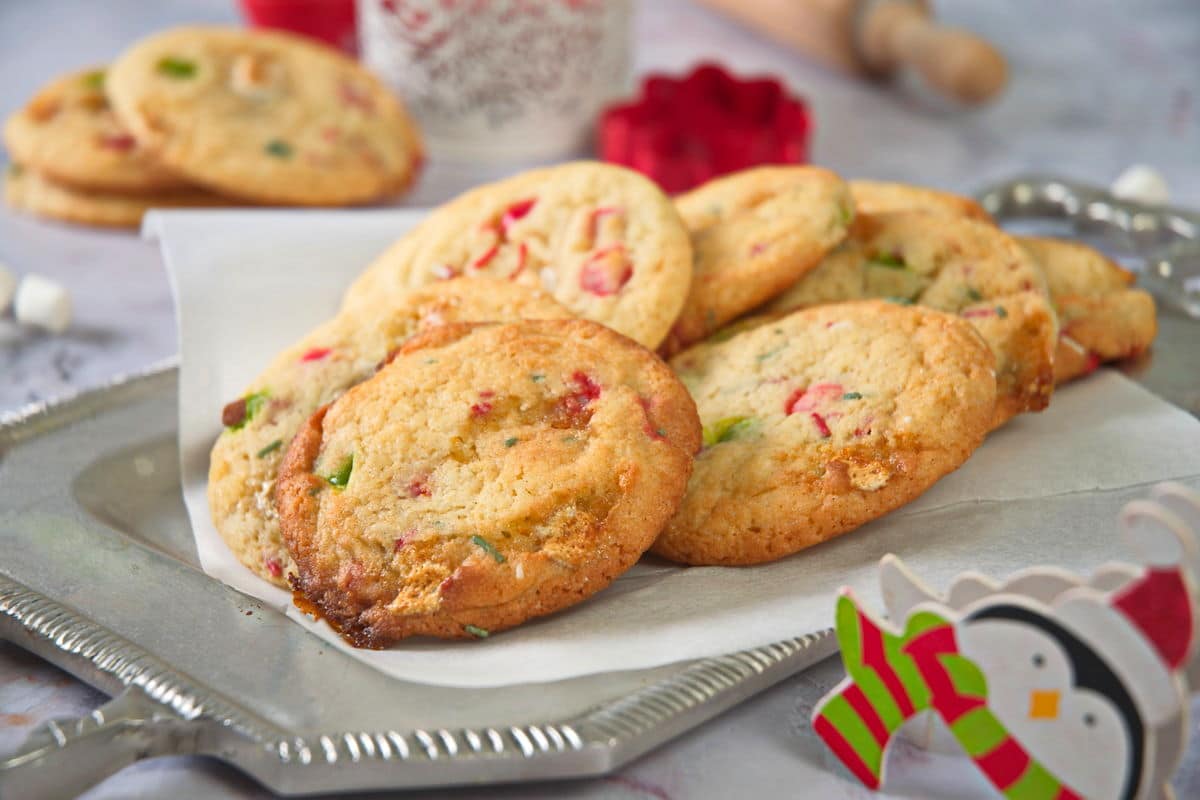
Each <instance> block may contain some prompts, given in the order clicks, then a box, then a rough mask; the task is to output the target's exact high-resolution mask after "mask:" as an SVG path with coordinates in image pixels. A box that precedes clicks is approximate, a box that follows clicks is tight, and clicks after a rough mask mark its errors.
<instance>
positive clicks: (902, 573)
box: [813, 484, 1200, 800]
mask: <svg viewBox="0 0 1200 800" xmlns="http://www.w3.org/2000/svg"><path fill="white" fill-rule="evenodd" d="M1120 522H1121V528H1122V530H1123V532H1124V535H1125V537H1126V540H1127V542H1128V544H1129V545H1130V546H1131V547H1132V549H1133V550H1134V551H1135V552H1136V553H1138V555H1139V557H1140V558H1139V562H1140V563H1139V564H1137V565H1134V564H1110V565H1107V566H1105V567H1102V568H1100V569H1099V570H1097V572H1096V573H1095V574H1093V575H1091V576H1077V575H1073V574H1071V573H1068V572H1066V571H1064V570H1060V569H1057V568H1055V567H1032V568H1029V569H1026V570H1022V571H1021V572H1018V573H1016V574H1014V575H1012V576H1010V577H1009V578H1007V579H1006V580H1004V581H1000V582H997V581H993V580H991V579H989V578H987V577H985V576H982V575H979V574H977V573H972V572H968V573H964V574H962V575H960V576H959V577H958V578H957V579H956V580H955V581H954V582H953V584H952V585H951V587H950V589H949V591H948V592H947V593H946V595H945V596H944V597H943V596H939V595H937V594H935V593H933V592H932V591H930V590H928V589H927V588H926V587H925V586H924V585H922V584H921V582H920V581H919V580H918V579H917V578H915V577H914V576H913V575H912V574H911V573H910V572H909V571H908V570H907V568H905V566H904V565H903V564H902V563H901V562H900V559H898V558H896V557H895V556H893V555H888V556H885V557H884V559H883V561H882V562H881V567H880V582H881V588H882V593H883V598H884V604H885V606H886V608H887V611H888V615H889V619H890V621H888V622H885V621H881V620H879V619H877V618H875V617H873V616H872V615H871V614H870V613H869V612H868V611H867V610H865V609H864V608H862V606H861V605H860V604H859V603H858V602H857V600H856V599H855V598H854V597H853V596H852V594H851V593H850V592H849V590H846V589H843V590H842V592H841V593H840V594H839V597H838V601H837V610H836V622H835V629H836V633H837V638H838V642H839V644H840V645H841V650H842V661H843V663H844V664H845V667H846V672H847V677H846V678H845V680H843V681H842V682H841V683H840V684H838V685H837V686H836V687H834V689H833V690H832V691H830V692H829V693H828V694H827V695H826V696H825V697H824V698H822V700H821V702H820V703H818V704H817V706H816V708H815V710H814V712H813V729H814V731H815V732H816V733H817V734H818V735H819V736H820V737H821V738H822V739H823V740H824V742H825V744H826V745H827V746H828V747H829V748H830V750H832V752H833V753H834V755H836V756H837V757H838V759H839V760H840V761H841V762H842V763H843V764H844V765H845V766H846V767H847V768H848V769H849V770H850V771H851V772H852V773H853V774H854V775H855V776H856V777H857V778H858V779H859V780H860V781H862V782H863V783H864V784H865V785H866V786H868V787H870V788H872V789H877V788H879V787H880V786H881V785H882V784H883V779H884V765H885V762H886V754H887V748H888V745H889V743H890V742H891V740H892V739H893V738H894V736H895V735H896V733H897V731H899V730H900V728H901V727H902V726H903V725H904V724H905V723H906V722H908V721H909V720H911V719H913V718H914V717H917V716H919V715H929V714H933V715H936V716H937V717H938V718H939V719H940V721H941V722H942V723H944V725H945V726H946V728H947V729H948V731H949V734H950V735H951V736H952V737H953V739H954V741H955V742H956V743H957V745H958V747H960V748H961V749H962V750H963V751H964V752H965V754H966V755H967V756H968V757H969V758H971V759H972V760H973V761H974V763H975V766H976V767H977V768H978V769H979V770H980V772H981V773H982V774H983V775H984V777H985V778H986V779H987V780H988V781H989V782H990V783H991V785H992V786H993V787H994V788H995V789H996V790H997V791H998V792H999V793H1000V794H1001V795H1002V796H1004V797H1008V798H1012V800H1069V799H1070V798H1095V799H1096V800H1104V799H1106V798H1112V799H1113V800H1132V798H1170V797H1171V796H1172V794H1171V789H1170V786H1169V783H1168V782H1169V780H1170V778H1171V775H1172V774H1173V773H1174V771H1175V769H1176V767H1177V766H1178V764H1179V760H1180V757H1181V756H1182V754H1183V753H1184V752H1185V750H1186V746H1187V735H1188V720H1187V708H1188V696H1189V689H1188V686H1189V682H1188V678H1189V675H1192V676H1194V675H1196V674H1197V672H1198V671H1200V670H1198V667H1197V664H1198V663H1200V654H1198V651H1200V647H1198V643H1200V629H1198V626H1200V595H1198V593H1197V577H1198V576H1200V570H1198V567H1200V554H1198V553H1197V544H1196V536H1197V532H1198V531H1200V494H1198V493H1196V492H1195V491H1193V490H1191V489H1188V488H1186V487H1183V486H1180V485H1178V484H1163V485H1160V486H1158V487H1155V489H1154V490H1153V492H1152V499H1151V500H1148V501H1147V500H1138V501H1134V502H1132V503H1130V504H1129V505H1127V506H1126V507H1125V509H1124V510H1123V511H1122V514H1121V519H1120Z"/></svg>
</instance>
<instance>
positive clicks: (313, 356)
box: [300, 347, 333, 361]
mask: <svg viewBox="0 0 1200 800" xmlns="http://www.w3.org/2000/svg"><path fill="white" fill-rule="evenodd" d="M332 352H333V348H331V347H314V348H313V349H311V350H309V351H308V352H307V353H305V354H304V355H302V356H300V360H301V361H320V360H321V359H323V358H325V357H326V356H328V355H329V354H330V353H332Z"/></svg>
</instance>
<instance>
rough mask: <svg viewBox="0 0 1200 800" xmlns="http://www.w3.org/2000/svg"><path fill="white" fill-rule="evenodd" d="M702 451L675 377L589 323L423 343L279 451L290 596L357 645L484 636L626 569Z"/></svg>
mask: <svg viewBox="0 0 1200 800" xmlns="http://www.w3.org/2000/svg"><path fill="white" fill-rule="evenodd" d="M699 446H700V425H699V422H698V420H697V419H696V407H695V405H694V404H693V402H692V400H691V398H690V397H688V394H687V391H686V390H685V389H684V388H683V385H682V384H680V383H679V381H678V380H677V379H676V378H675V376H674V375H673V374H672V372H671V370H670V369H669V368H668V367H667V366H666V364H664V363H663V362H662V361H660V360H659V359H658V358H657V357H656V356H655V355H654V354H653V353H651V352H650V351H649V350H646V349H645V348H643V347H640V346H638V345H637V344H636V343H634V342H632V341H631V340H629V339H626V338H625V337H623V336H621V335H619V334H617V333H614V332H613V331H611V330H609V329H607V328H605V327H604V326H602V325H597V324H596V323H594V322H590V321H586V320H567V321H549V322H530V321H527V322H520V323H515V324H509V325H447V326H445V327H442V328H439V329H436V330H431V331H427V332H426V333H424V334H422V335H420V336H418V337H417V338H415V339H413V340H412V341H410V342H409V343H408V344H406V345H405V346H404V347H403V348H402V349H401V352H400V353H399V354H398V355H397V356H396V357H395V359H394V360H393V361H392V362H391V363H390V364H388V365H387V366H385V367H384V368H383V369H382V370H380V372H379V374H377V375H375V376H374V377H373V378H371V379H370V380H368V381H365V382H363V383H361V384H359V385H358V386H356V387H355V388H353V389H351V390H350V391H348V392H347V393H346V394H344V395H343V396H342V397H341V398H340V399H338V400H337V401H335V402H334V403H332V404H331V405H329V406H326V407H323V408H322V409H321V410H320V411H318V412H317V413H316V414H314V415H313V416H312V418H311V419H309V421H308V422H307V423H306V424H305V425H304V427H303V428H302V430H301V431H300V433H299V434H297V436H296V439H295V440H294V442H293V443H292V446H291V448H290V449H289V450H288V454H287V457H286V460H285V462H284V465H283V468H282V469H281V470H280V476H279V485H278V490H277V502H278V506H279V516H280V522H281V527H282V531H283V537H284V541H285V542H286V544H287V546H288V549H289V550H290V551H291V554H292V556H293V557H294V558H295V561H296V565H297V570H298V576H297V578H296V579H295V580H294V582H293V583H294V585H295V587H296V588H297V589H298V590H299V591H301V592H302V593H303V594H304V595H305V596H306V597H307V598H308V600H310V601H311V602H313V603H314V604H316V606H317V607H318V608H320V610H321V612H322V613H323V614H324V616H325V618H326V619H328V620H329V621H330V622H332V623H333V624H334V625H336V626H337V627H339V628H340V630H341V631H342V633H343V635H345V636H347V637H348V638H349V639H350V640H351V641H353V642H354V643H355V644H358V645H360V646H367V647H381V646H385V645H387V644H389V643H391V642H394V641H396V640H398V639H403V638H405V637H407V636H415V635H425V636H437V637H442V638H452V639H453V638H470V637H486V636H488V635H489V634H491V633H495V632H496V631H499V630H502V629H504V628H509V627H511V626H513V625H517V624H519V623H521V622H523V621H524V620H527V619H529V618H531V617H536V616H541V615H543V614H549V613H551V612H553V611H557V610H559V609H562V608H565V607H566V606H569V605H572V604H574V603H577V602H579V601H581V600H583V599H585V598H587V597H588V596H590V595H591V594H593V593H594V592H597V591H599V590H600V589H603V588H604V587H605V586H607V585H608V584H609V583H610V582H611V581H612V580H613V579H614V578H616V577H617V576H618V575H620V574H621V573H622V572H624V571H625V570H627V569H628V568H629V567H631V566H632V565H633V564H634V562H636V561H637V560H638V558H639V557H640V556H641V554H642V553H643V552H644V551H645V550H646V548H648V547H649V546H650V543H651V542H652V541H653V540H654V537H655V536H656V535H657V534H658V532H659V530H660V529H661V528H662V525H663V524H664V523H665V522H666V521H667V519H668V518H669V517H670V516H671V515H672V514H673V513H674V511H675V510H676V508H677V507H678V505H679V501H680V499H681V498H682V497H683V492H684V488H685V486H686V484H687V479H688V474H689V473H690V472H691V464H692V454H693V453H695V452H696V450H697V449H698V448H699Z"/></svg>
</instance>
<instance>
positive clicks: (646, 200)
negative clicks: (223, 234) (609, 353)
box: [345, 162, 692, 347]
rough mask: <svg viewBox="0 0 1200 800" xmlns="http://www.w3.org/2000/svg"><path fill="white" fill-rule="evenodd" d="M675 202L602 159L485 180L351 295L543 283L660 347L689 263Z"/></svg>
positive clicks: (575, 305) (572, 304)
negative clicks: (451, 285) (456, 280)
mask: <svg viewBox="0 0 1200 800" xmlns="http://www.w3.org/2000/svg"><path fill="white" fill-rule="evenodd" d="M691 261H692V251H691V245H690V244H689V242H688V237H687V231H686V230H684V227H683V223H682V222H681V221H680V219H679V215H678V214H677V213H676V212H675V209H674V207H673V206H672V205H671V201H670V200H669V199H667V197H666V195H664V194H663V193H662V192H661V191H660V190H659V189H658V187H656V186H655V185H654V184H653V183H651V182H650V181H649V180H647V179H646V178H644V177H642V176H641V175H639V174H638V173H636V172H633V171H631V170H627V169H624V168H622V167H614V166H610V165H607V164H598V163H593V162H579V163H574V164H564V165H562V166H557V167H550V168H548V169H540V170H534V171H531V172H525V173H522V174H520V175H516V176H514V177H512V178H509V179H507V180H503V181H500V182H498V183H493V184H490V185H487V186H482V187H480V188H478V189H475V190H473V191H470V192H467V193H466V194H464V195H462V196H460V197H458V198H457V199H455V200H453V201H451V202H450V203H447V204H446V205H444V206H442V207H440V208H438V209H437V210H436V211H434V212H433V213H432V214H431V215H430V216H429V217H428V218H427V219H426V220H425V222H423V223H422V224H421V225H420V226H419V227H418V228H416V229H415V230H413V231H412V232H410V233H409V234H408V235H407V236H405V237H404V238H403V239H401V240H400V241H399V242H397V243H396V244H395V245H393V246H392V248H391V249H390V250H388V251H387V252H385V253H384V254H383V255H382V256H381V257H380V258H379V259H378V260H377V261H376V262H375V263H374V264H372V265H371V266H370V268H368V270H367V271H366V272H365V273H364V274H363V275H362V276H361V277H360V278H359V279H358V280H357V281H356V282H355V283H354V285H352V286H351V287H350V289H349V291H348V292H347V294H346V301H345V306H346V307H347V308H352V307H356V306H364V305H365V306H369V305H371V304H372V303H375V302H377V301H378V299H379V298H380V297H386V296H387V294H388V293H389V292H393V291H395V290H396V289H403V288H405V287H412V286H423V285H425V284H428V283H433V282H437V281H441V280H446V279H448V278H452V277H455V276H459V275H464V276H468V277H471V276H476V275H488V276H491V277H493V278H500V279H504V280H508V281H512V282H514V283H518V284H522V285H527V286H539V287H542V288H544V289H545V290H546V291H548V292H550V293H551V294H553V295H554V297H555V298H556V299H557V300H558V301H559V302H560V303H562V304H563V305H565V306H566V307H567V308H569V309H571V310H572V311H573V312H575V314H576V315H578V316H580V317H585V318H587V319H591V320H595V321H596V322H601V323H604V324H605V325H607V326H609V327H610V328H612V329H614V330H616V331H617V332H619V333H623V334H625V335H626V336H629V337H630V338H632V339H634V340H636V341H638V342H640V343H641V344H643V345H645V346H647V347H657V346H658V344H659V343H660V342H661V341H662V339H663V337H664V336H665V335H666V333H667V329H668V328H670V326H671V323H672V322H674V321H675V317H676V316H677V315H678V313H679V309H680V307H681V306H682V305H683V299H684V297H685V296H686V294H687V290H688V285H689V283H690V281H691V273H692V265H691Z"/></svg>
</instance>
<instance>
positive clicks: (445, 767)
mask: <svg viewBox="0 0 1200 800" xmlns="http://www.w3.org/2000/svg"><path fill="white" fill-rule="evenodd" d="M176 407H177V372H176V370H175V369H174V368H172V367H166V368H162V369H158V370H155V371H152V372H149V373H147V374H144V375H140V376H136V377H133V378H130V379H126V380H120V381H117V382H115V383H113V384H112V385H110V386H109V387H107V388H104V389H101V390H98V391H93V392H89V393H87V394H83V395H80V396H79V397H77V398H75V399H72V400H69V401H66V402H61V403H56V404H54V405H51V406H48V407H35V408H31V409H28V410H26V411H23V412H20V413H17V414H14V415H9V416H8V417H5V418H3V419H2V420H0V553H3V556H2V559H0V636H3V637H4V638H6V639H9V640H11V641H13V642H15V643H17V644H18V645H20V646H22V647H24V648H27V649H29V650H31V651H32V652H34V653H36V654H38V655H40V656H42V657H43V658H45V659H46V660H48V661H51V662H53V663H54V664H57V665H58V666H60V667H62V668H63V669H65V670H67V671H68V672H70V673H71V674H73V675H75V676H76V677H78V678H80V679H81V680H83V681H85V682H87V683H90V684H92V685H93V686H95V687H97V688H98V689H100V690H102V691H104V692H106V693H108V694H111V695H115V699H114V700H112V701H111V702H109V703H108V704H107V705H105V706H103V707H102V708H100V709H98V710H97V711H95V712H93V713H92V714H91V715H89V716H87V717H84V718H82V719H78V720H67V721H60V722H52V723H49V724H48V725H47V726H46V727H45V728H44V729H41V730H39V731H37V732H36V733H35V734H33V735H32V736H31V737H30V739H29V740H28V741H27V742H26V743H25V744H24V746H23V747H22V748H21V749H20V751H18V752H17V753H15V754H13V755H11V756H9V757H8V758H7V759H6V760H4V761H0V796H2V797H6V798H7V797H13V798H35V797H36V798H51V797H73V796H75V795H76V794H77V793H78V792H80V791H82V790H83V789H85V788H86V787H88V786H90V785H91V784H93V783H95V782H96V781H98V780H100V779H101V778H103V777H104V776H106V775H108V774H110V773H112V772H115V771H117V770H118V769H121V768H123V767H124V766H126V765H128V764H130V763H132V762H134V761H137V760H139V759H143V758H151V757H155V756H161V755H174V754H198V755H207V756H212V757H215V758H218V759H220V760H222V761H225V762H228V763H230V764H232V765H234V766H236V767H237V768H239V769H241V770H242V771H244V772H246V773H248V774H249V775H251V776H253V777H254V778H255V779H256V780H258V781H260V782H261V783H263V784H264V785H266V786H268V787H269V788H271V789H272V790H274V791H276V792H279V793H281V794H312V793H318V792H330V791H351V790H366V789H385V788H386V789H394V788H408V787H421V786H437V785H447V784H466V783H482V782H488V783H491V782H501V781H526V780H535V779H547V778H562V777H579V776H587V775H598V774H602V773H606V772H609V771H611V770H613V769H615V768H617V767H619V766H620V765H622V764H624V763H626V762H628V761H630V760H631V759H633V758H636V757H637V756H639V755H641V754H642V753H645V752H646V751H647V750H650V749H651V748H653V747H656V746H657V745H659V744H662V743H663V742H665V741H667V740H669V739H671V738H672V737H674V736H678V735H679V734H681V733H683V732H684V731H686V730H688V729H690V728H692V727H694V726H696V725H698V724H700V723H701V722H704V721H705V720H707V719H710V718H711V717H713V716H715V715H717V714H719V713H721V712H722V711H724V710H726V709H728V708H730V707H731V706H733V705H735V704H736V703H738V702H740V701H741V700H744V699H745V698H747V697H749V696H750V695H752V694H754V693H756V692H758V691H761V690H762V689H764V688H766V687H768V686H770V685H772V684H774V683H776V682H777V681H779V680H781V679H783V678H785V677H787V676H789V675H792V674H794V673H796V672H798V671H800V670H802V669H804V668H805V667H807V666H809V665H811V664H814V663H816V662H817V661H819V660H821V659H823V658H825V657H827V656H829V655H831V654H832V653H833V652H834V651H835V649H836V644H835V640H834V638H833V636H832V635H831V633H830V632H828V631H826V632H822V633H819V634H816V635H811V636H801V637H797V638H793V639H786V640H784V641H781V642H778V643H777V644H773V645H770V646H767V647H761V648H756V649H754V650H747V651H744V652H740V653H735V654H732V655H727V656H722V657H718V658H708V659H703V660H698V661H691V662H684V663H678V664H672V665H668V666H664V667H660V668H656V669H649V670H638V671H630V672H618V673H609V674H604V675H593V676H587V677H582V678H576V679H572V680H566V681H560V682H556V683H549V684H522V685H516V686H508V687H504V688H498V689H486V690H465V689H455V688H447V687H439V686H428V685H423V684H417V683H412V682H406V681H401V680H396V679H394V678H390V677H387V676H385V675H383V674H381V673H379V672H377V671H375V670H374V669H372V668H371V667H368V666H366V665H365V664H362V663H360V662H358V661H356V660H355V659H353V658H351V657H350V656H347V655H346V654H344V653H341V652H339V651H337V650H335V649H332V648H331V647H329V646H327V645H326V644H324V643H323V642H321V641H320V640H319V639H318V638H317V637H315V636H312V635H311V634H309V633H307V632H306V631H305V630H304V629H302V628H301V627H300V626H298V625H296V624H295V623H293V622H291V621H290V620H288V619H287V618H286V617H285V616H283V615H282V614H280V613H279V612H277V611H275V610H273V609H271V608H269V607H267V606H264V605H263V604H262V603H260V602H259V601H258V600H255V599H253V598H250V597H248V596H246V595H243V594H241V593H239V592H237V591H235V590H233V589H230V588H228V587H226V586H224V585H223V584H221V583H219V582H218V581H215V580H213V579H212V578H209V577H208V576H207V575H205V574H204V573H203V572H201V571H200V568H199V562H198V560H197V557H196V552H195V547H194V545H193V543H192V537H191V529H190V526H189V524H188V519H187V514H186V512H185V510H184V507H183V502H182V500H181V497H180V485H179V468H178V464H179V456H178V449H177V447H176V432H175V425H176V415H177V410H176ZM534 624H536V623H534Z"/></svg>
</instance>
